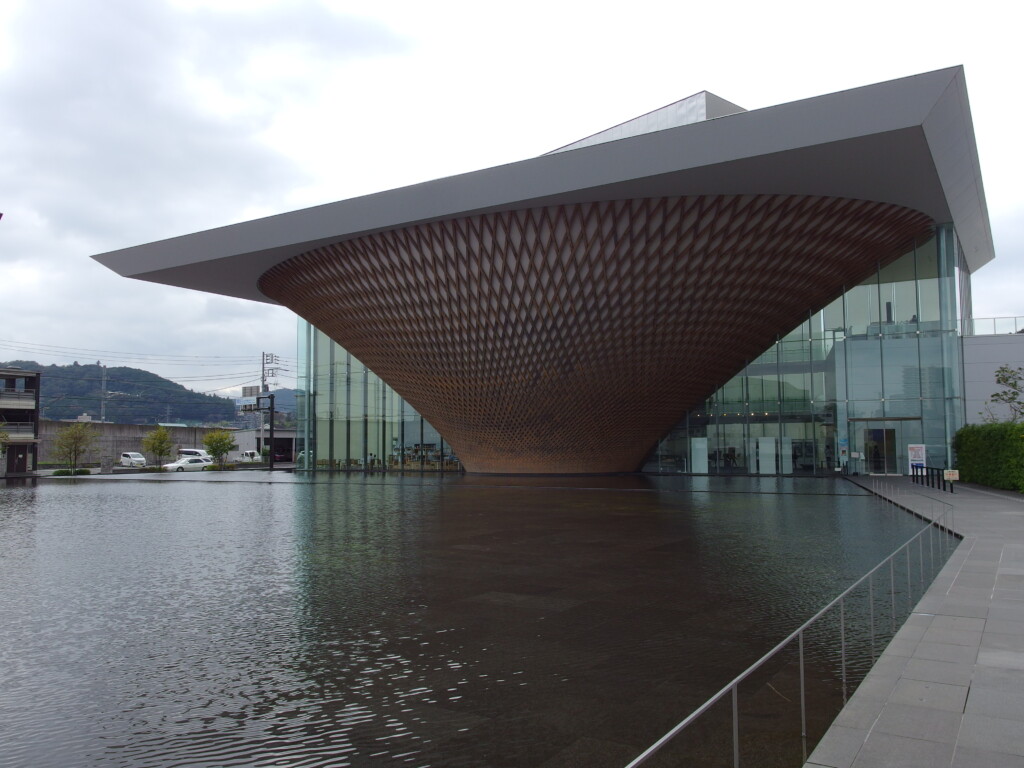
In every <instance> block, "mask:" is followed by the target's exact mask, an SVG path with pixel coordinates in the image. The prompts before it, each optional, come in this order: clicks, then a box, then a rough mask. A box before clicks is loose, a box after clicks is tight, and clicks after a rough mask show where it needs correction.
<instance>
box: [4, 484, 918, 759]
mask: <svg viewBox="0 0 1024 768" xmlns="http://www.w3.org/2000/svg"><path fill="white" fill-rule="evenodd" d="M266 480H273V482H267V481H266ZM921 526H922V523H921V522H920V521H919V520H916V519H915V518H913V517H912V516H910V515H908V514H905V513H902V512H898V511H893V510H891V509H889V508H887V507H886V506H884V505H883V504H881V503H880V502H878V501H877V500H875V499H874V498H873V497H871V496H868V495H866V494H865V493H864V492H863V491H861V490H860V489H859V488H857V487H855V486H853V485H852V484H850V483H846V482H844V481H842V480H820V479H817V480H816V479H791V478H790V479H785V478H745V477H735V478H733V477H723V478H692V479H691V478H654V477H652V478H610V479H603V480H594V479H592V478H568V479H554V480H553V479H551V478H524V479H510V478H472V477H458V476H456V477H442V478H436V477H426V478H422V477H419V476H409V477H405V478H395V477H388V478H383V477H379V476H368V477H366V476H357V477H349V476H344V477H340V478H333V479H332V478H324V477H316V478H313V479H304V478H302V477H299V476H294V475H287V474H274V475H273V476H270V475H269V474H268V473H264V472H244V473H243V472H237V473H225V474H216V475H210V476H207V475H206V473H196V474H194V475H186V476H177V477H173V478H169V477H158V476H148V477H146V478H145V479H138V480H126V479H123V478H118V479H101V478H89V479H81V480H66V481H58V480H55V479H54V480H40V481H39V482H38V483H36V484H35V485H31V484H27V485H23V486H12V487H6V486H3V485H0V617H2V620H0V672H2V677H3V683H2V685H3V688H2V690H3V695H2V696H0V741H2V743H3V749H2V751H0V766H19V767H20V766H35V767H36V768H46V767H49V766H52V767H54V768H57V767H60V768H65V767H66V766H143V765H144V766H155V767H157V768H169V767H170V766H250V765H255V766H272V765H287V766H292V765H295V766H299V765H301V766H346V765H353V766H360V765H383V764H396V765H410V766H565V765H589V766H604V765H608V766H621V765H624V764H625V763H626V762H628V761H629V760H630V759H631V758H632V757H634V756H635V755H636V754H637V753H638V752H639V751H640V750H641V749H642V748H644V747H646V746H647V745H649V744H650V743H651V742H653V741H654V740H655V739H657V738H658V737H659V736H660V735H662V733H664V732H665V731H666V730H668V728H670V727H671V726H672V725H674V724H675V723H676V722H678V721H679V720H680V719H682V717H683V716H685V715H686V714H688V713H689V712H690V711H692V710H693V709H694V708H695V707H696V706H697V705H699V704H700V703H702V702H703V701H705V700H706V699H707V698H708V697H709V696H710V695H712V694H713V693H715V692H716V691H717V690H719V689H720V688H721V687H722V686H723V685H725V684H726V683H727V682H729V680H731V679H732V678H733V677H734V676H735V675H737V674H738V673H739V672H741V671H742V670H743V669H745V668H746V667H747V666H749V665H750V664H751V663H752V662H754V661H756V660H757V659H758V658H759V657H760V656H761V655H762V654H764V653H765V652H766V651H767V650H768V649H770V648H771V647H772V646H773V645H775V643H777V642H778V641H779V640H780V639H781V638H782V637H784V636H785V635H786V634H788V633H789V632H790V631H792V630H793V629H794V628H795V627H796V626H798V625H799V624H800V623H801V622H802V621H804V620H805V619H807V618H808V617H809V616H811V615H812V614H813V613H814V612H815V611H816V610H817V609H818V608H820V607H821V606H822V605H824V604H825V603H827V602H828V601H829V600H830V599H831V598H832V597H834V596H835V595H836V594H837V593H838V592H840V591H841V590H842V589H843V588H844V587H845V586H847V585H848V584H850V583H851V582H853V581H854V580H855V579H856V578H857V577H859V576H861V575H862V574H863V573H865V572H866V571H867V570H869V569H870V568H871V567H872V566H874V565H875V564H876V563H877V562H879V561H880V560H881V559H882V558H883V557H885V556H887V555H888V554H889V553H890V552H892V551H893V550H894V549H895V548H896V546H898V545H899V544H901V543H902V542H903V541H905V540H906V539H908V538H909V537H910V536H911V535H912V534H913V533H915V532H916V531H918V530H920V528H921ZM915 567H916V566H915ZM809 653H810V654H811V658H812V663H814V664H817V665H818V668H816V669H815V673H816V674H819V676H827V675H829V674H831V672H830V671H829V670H830V669H831V664H832V651H831V650H829V649H827V648H825V649H822V650H819V651H814V650H813V649H812V650H809ZM869 664H870V658H867V657H866V656H864V655H863V654H862V655H861V657H859V658H857V659H855V660H854V667H856V668H858V669H861V670H863V669H866V668H867V666H868V665H869ZM772 674H774V675H776V677H775V678H771V677H769V678H766V679H765V680H764V681H761V682H760V683H759V685H763V686H769V687H770V688H771V690H774V691H776V692H777V693H779V695H780V697H782V699H786V698H788V697H787V696H785V695H784V693H785V691H784V689H783V687H782V686H783V681H782V677H784V676H785V675H786V674H788V673H787V670H786V669H785V668H782V667H781V666H780V668H778V669H776V670H773V672H772ZM764 690H765V691H768V690H769V688H768V687H766V688H764ZM769 695H771V694H770V692H769ZM780 705H781V699H780ZM728 757H729V758H730V759H731V754H730V755H728Z"/></svg>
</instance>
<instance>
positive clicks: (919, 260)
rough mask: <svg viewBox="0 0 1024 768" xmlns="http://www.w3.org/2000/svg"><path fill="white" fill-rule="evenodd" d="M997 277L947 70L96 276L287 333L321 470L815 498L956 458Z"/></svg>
mask: <svg viewBox="0 0 1024 768" xmlns="http://www.w3.org/2000/svg"><path fill="white" fill-rule="evenodd" d="M992 257H993V247H992V237H991V231H990V227H989V222H988V216H987V211H986V206H985V198H984V191H983V187H982V183H981V177H980V168H979V163H978V158H977V149H976V146H975V141H974V135H973V127H972V125H971V119H970V109H969V106H968V102H967V92H966V87H965V84H964V76H963V71H962V69H961V68H952V69H947V70H940V71H937V72H931V73H926V74H923V75H917V76H914V77H909V78H904V79H901V80H896V81H891V82H887V83H880V84H876V85H872V86H867V87H864V88H858V89H854V90H851V91H844V92H841V93H835V94H829V95H827V96H821V97H816V98H813V99H807V100H804V101H800V102H794V103H791V104H785V105H781V106H778V107H770V108H766V109H761V110H753V111H749V112H748V111H744V110H742V109H741V108H740V107H738V106H736V105H734V104H731V103H730V102H727V101H725V100H723V99H720V98H718V97H716V96H714V95H712V94H709V93H700V94H696V95H695V96H692V97H690V98H688V99H684V100H682V101H680V102H676V103H674V104H670V105H668V106H667V107H663V108H662V109H659V110H656V111H655V112H652V113H649V114H648V115H644V116H641V117H639V118H636V119H635V120H631V121H628V122H626V123H623V124H622V125H619V126H616V127H614V128H612V129H609V130H608V131H604V132H601V133H599V134H595V135H594V136H591V137H588V138H587V139H584V140H582V141H580V142H577V143H575V144H572V145H569V146H567V147H562V148H560V149H558V150H555V151H554V152H551V153H548V154H547V155H543V156H541V157H539V158H533V159H531V160H526V161H522V162H520V163H513V164H510V165H507V166H501V167H499V168H493V169H487V170H485V171H478V172H475V173H471V174H463V175H461V176H454V177H450V178H447V179H441V180H438V181H434V182H428V183H425V184H419V185H414V186H413V187H406V188H403V189H398V190H391V191H389V192H384V193H380V194H377V195H369V196H366V197H363V198H356V199H354V200H349V201H342V202H340V203H333V204H330V205H327V206H319V207H317V208H312V209H307V210H304V211H296V212H293V213H289V214H284V215H281V216H276V217H270V218H268V219H261V220H257V221H253V222H247V223H244V224H238V225H232V226H230V227H224V228H221V229H218V230H211V231H209V232H201V233H197V234H194V235H188V236H185V237H181V238H175V239H173V240H167V241H161V242H158V243H152V244H149V245H144V246H138V247H135V248H129V249H125V250H123V251H116V252H112V253H109V254H103V255H101V256H98V257H96V258H97V259H98V260H100V261H101V262H102V263H104V264H106V265H108V266H110V267H111V268H112V269H115V270H116V271H118V272H120V273H121V274H124V275H127V276H131V277H136V278H139V279H146V280H154V281H157V282H164V283H169V284H173V285H181V286H186V287H190V288H198V289H200V290H208V291H213V292H218V293H223V294H226V295H234V296H242V297H245V298H250V299H255V300H261V301H276V302H279V303H281V304H284V305H286V306H288V307H290V308H292V309H293V310H294V311H295V312H296V313H297V314H298V315H299V316H300V317H301V318H302V321H301V322H300V330H299V356H300V363H301V366H300V368H301V370H300V383H299V388H300V390H301V391H303V392H304V393H305V397H304V399H303V401H302V403H301V404H300V409H301V410H302V413H301V414H300V419H301V421H302V424H303V427H302V432H301V435H302V437H301V438H300V442H301V443H302V444H303V447H304V454H303V461H304V462H305V466H306V467H307V468H309V469H314V470H315V469H356V470H366V469H385V468H390V469H413V470H415V469H424V470H426V469H436V470H442V471H444V470H461V469H462V468H465V469H466V470H468V471H471V472H513V473H600V472H623V471H636V470H638V469H646V470H648V471H671V472H688V473H695V474H706V473H728V472H741V473H757V474H794V473H815V474H822V473H833V472H836V471H858V472H879V473H894V472H905V471H907V469H908V461H909V459H908V454H909V451H910V450H911V448H912V447H914V449H915V450H918V451H921V450H923V451H924V452H925V455H926V460H927V462H928V463H929V464H930V465H935V466H946V465H947V464H948V463H949V462H950V455H949V450H950V448H949V445H950V440H951V438H952V435H953V433H954V432H955V431H956V429H958V428H959V427H960V426H961V425H962V424H963V423H964V421H965V409H964V402H965V401H964V391H963V362H962V347H961V337H960V328H961V327H963V324H964V323H967V322H969V321H970V320H971V310H970V275H971V273H972V272H973V271H975V270H976V269H978V268H979V267H981V266H982V265H984V264H985V263H986V262H987V261H989V260H990V259H991V258H992ZM922 446H923V448H922Z"/></svg>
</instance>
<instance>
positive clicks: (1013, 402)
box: [981, 365, 1024, 422]
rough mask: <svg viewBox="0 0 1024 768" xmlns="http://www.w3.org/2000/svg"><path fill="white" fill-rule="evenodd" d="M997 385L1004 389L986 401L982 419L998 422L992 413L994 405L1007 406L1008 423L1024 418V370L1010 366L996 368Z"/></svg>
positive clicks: (994, 393)
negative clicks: (1008, 413)
mask: <svg viewBox="0 0 1024 768" xmlns="http://www.w3.org/2000/svg"><path fill="white" fill-rule="evenodd" d="M996 384H998V385H999V386H1001V387H1002V389H1001V390H1000V391H999V392H993V393H992V394H991V395H990V396H989V399H988V400H986V401H985V410H984V411H983V412H982V414H981V415H982V417H983V418H984V420H985V421H987V422H996V421H998V420H999V419H997V418H996V416H995V414H993V412H992V403H998V404H1000V405H1005V406H1006V407H1007V409H1008V410H1009V412H1010V418H1009V419H1007V420H1008V421H1011V422H1015V421H1017V420H1019V419H1021V418H1024V368H1013V367H1012V366H1009V365H1001V366H999V367H998V368H996Z"/></svg>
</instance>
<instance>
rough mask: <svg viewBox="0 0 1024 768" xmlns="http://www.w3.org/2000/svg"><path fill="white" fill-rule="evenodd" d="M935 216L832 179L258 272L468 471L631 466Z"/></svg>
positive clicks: (587, 207) (367, 242) (610, 205)
mask: <svg viewBox="0 0 1024 768" xmlns="http://www.w3.org/2000/svg"><path fill="white" fill-rule="evenodd" d="M932 226H933V222H932V221H931V220H930V219H929V217H927V216H926V215H924V214H922V213H918V212H916V211H912V210H909V209H907V208H902V207H899V206H895V205H890V204H886V203H876V202H868V201H862V200H850V199H841V198H827V197H807V196H780V195H742V196H729V195H716V196H694V197H674V198H654V199H652V198H645V199H637V200H618V201H610V202H597V203H581V204H571V205H559V206H548V207H539V208H532V209H526V210H513V211H502V212H498V213H489V214H483V215H474V216H466V217H462V218H454V219H447V220H442V221H436V222H432V223H429V224H421V225H413V226H407V227H403V228H400V229H394V230H389V231H384V232H379V233H375V234H371V235H366V236H362V237H358V238H354V239H348V240H344V241H342V242H337V243H334V244H332V245H328V246H325V247H320V248H317V249H315V250H311V251H308V252H306V253H303V254H301V255H299V256H296V257H293V258H291V259H289V260H287V261H285V262H283V263H280V264H278V265H276V266H274V267H273V268H271V269H270V270H268V271H267V272H265V273H264V274H263V275H262V277H261V278H260V280H259V287H260V290H261V291H263V292H264V293H265V294H266V295H267V296H269V297H271V298H273V299H275V300H277V301H279V302H280V303H282V304H284V305H286V306H288V307H290V308H291V309H292V310H294V311H295V312H296V313H298V314H299V315H301V316H302V317H304V318H305V319H307V320H308V321H309V322H311V323H312V324H313V325H314V326H316V327H317V328H319V329H321V330H322V331H324V332H325V333H327V334H328V335H329V336H330V337H331V338H332V339H334V340H335V341H337V342H338V343H339V344H341V345H342V346H343V347H345V348H346V349H347V350H349V351H350V352H351V353H352V354H353V355H355V356H356V357H357V358H359V359H360V360H362V361H363V362H365V363H366V364H367V365H368V366H369V367H370V368H371V369H372V370H373V371H374V372H375V373H376V374H377V375H379V376H380V377H381V378H383V379H384V380H385V381H386V382H387V383H388V384H390V385H391V386H392V387H393V388H394V389H395V390H396V391H397V392H398V393H399V394H400V395H402V396H403V397H404V398H405V399H406V400H407V401H408V402H409V403H410V404H411V405H412V406H413V407H414V408H416V409H417V410H418V411H419V412H420V413H421V414H422V415H423V416H424V417H425V418H426V419H427V420H428V421H430V423H432V424H433V425H434V426H435V427H437V429H438V430H439V431H440V432H441V434H442V435H444V437H445V439H446V440H447V441H448V442H449V443H450V444H451V445H452V447H453V448H454V450H455V451H456V453H457V454H458V456H459V458H460V459H461V460H462V462H463V464H464V465H465V467H466V469H467V470H468V471H470V472H501V473H607V472H629V471H634V470H636V469H638V467H639V466H640V464H641V462H642V461H643V459H644V457H645V456H646V455H647V454H648V453H649V452H650V450H651V449H652V447H653V446H654V445H655V444H656V442H657V440H658V439H659V438H660V437H661V436H662V435H664V434H665V433H666V432H667V431H668V430H669V429H670V428H671V427H672V426H673V424H674V423H675V422H676V421H677V420H678V419H679V418H680V417H681V416H682V415H683V414H684V413H685V412H686V411H687V410H688V409H689V408H691V407H692V406H694V405H696V404H697V403H699V402H700V400H702V399H703V398H705V397H707V396H708V395H709V394H710V393H711V392H712V391H714V389H715V388H716V387H717V386H719V385H720V384H721V383H722V382H724V381H726V380H728V379H729V378H730V377H731V376H733V375H734V374H735V373H737V372H738V371H739V370H741V369H742V367H743V365H744V364H745V363H746V361H747V360H749V359H751V358H752V357H754V356H756V355H758V354H759V353H761V352H762V351H764V349H765V348H767V347H768V346H769V345H770V344H771V343H772V342H773V341H774V339H775V338H776V335H777V334H780V333H785V332H787V331H789V330H790V329H791V328H792V327H793V326H794V325H796V324H797V323H798V322H799V321H800V319H801V318H803V317H806V315H807V313H808V312H811V311H815V310H817V309H819V308H820V307H822V306H823V305H824V304H826V303H827V302H828V301H829V300H831V299H832V298H834V297H835V296H837V295H838V294H839V293H840V292H841V291H842V290H843V288H844V286H847V287H848V286H851V285H854V284H856V283H858V282H859V281H860V280H861V279H862V278H863V277H864V276H865V275H866V274H868V273H869V272H870V271H871V270H872V269H874V268H875V266H876V265H877V264H878V263H882V264H884V263H887V262H888V261H891V260H892V259H894V258H895V257H896V256H898V255H899V254H900V253H901V252H902V251H903V250H904V249H906V248H907V247H908V246H909V245H910V244H911V243H912V242H913V240H914V238H916V237H922V236H925V235H926V234H927V233H928V232H929V230H930V229H931V228H932Z"/></svg>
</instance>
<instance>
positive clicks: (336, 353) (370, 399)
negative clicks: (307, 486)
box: [297, 320, 462, 472]
mask: <svg viewBox="0 0 1024 768" xmlns="http://www.w3.org/2000/svg"><path fill="white" fill-rule="evenodd" d="M298 337H299V352H298V358H299V365H300V371H301V373H300V376H299V382H300V383H299V389H300V392H299V407H298V410H299V421H300V430H299V442H300V444H301V448H300V450H301V451H302V453H301V454H300V457H299V461H298V462H297V468H298V469H304V470H336V471H356V472H383V471H388V470H405V471H424V472H446V471H447V472H459V471H461V470H462V466H461V464H460V463H459V460H458V458H457V457H456V456H454V455H453V454H452V451H451V449H450V447H449V446H448V445H446V444H445V442H444V438H442V437H441V435H440V434H439V433H438V431H437V430H436V429H434V428H433V427H432V426H431V425H430V423H429V422H427V421H426V420H425V419H424V418H423V417H421V416H420V415H419V414H418V413H417V412H416V411H415V410H414V409H413V408H412V407H410V406H409V405H408V404H407V403H406V402H405V400H403V399H402V398H401V397H399V396H398V394H397V393H396V392H395V391H394V390H393V389H392V388H391V387H389V386H388V385H387V384H385V383H384V382H383V381H382V380H381V379H380V377H378V376H377V375H376V374H374V373H373V371H371V370H370V369H369V368H367V367H366V366H365V365H364V364H363V363H361V362H360V361H359V360H357V359H356V358H355V357H353V356H352V355H351V354H349V352H347V351H346V350H345V349H343V348H342V347H340V346H339V345H338V344H336V343H334V342H333V341H331V339H330V338H328V337H327V336H326V335H325V334H324V333H322V332H321V331H319V330H317V329H316V328H314V327H313V326H311V325H310V324H309V323H307V322H305V321H303V320H300V321H299V333H298Z"/></svg>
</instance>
